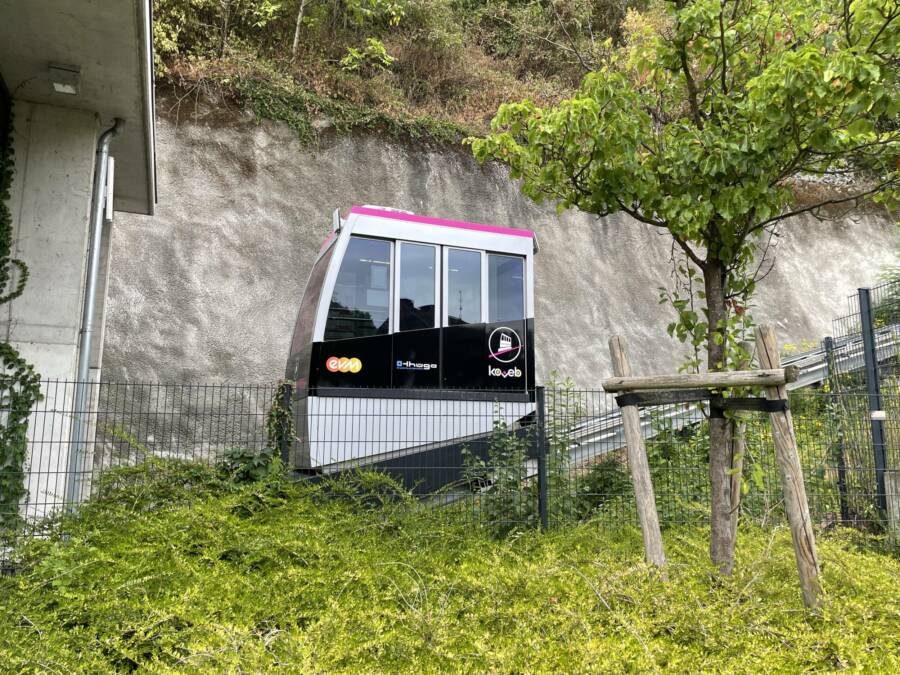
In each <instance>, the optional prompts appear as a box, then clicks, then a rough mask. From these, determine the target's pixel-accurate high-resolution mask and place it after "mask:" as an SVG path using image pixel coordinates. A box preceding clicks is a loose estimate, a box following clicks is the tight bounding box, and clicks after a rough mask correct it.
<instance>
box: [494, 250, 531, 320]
mask: <svg viewBox="0 0 900 675" xmlns="http://www.w3.org/2000/svg"><path fill="white" fill-rule="evenodd" d="M491 256H497V257H498V258H515V259H516V260H518V261H520V262H521V263H522V316H521V317H519V318H517V319H505V320H502V321H501V320H497V321H491V313H490V309H491V308H490V306H489V307H488V313H487V319H486V323H503V321H523V320H525V319H526V318H527V316H528V279H527V277H528V260H527V259H526V257H525V256H521V255H516V254H514V253H497V252H495V251H487V255H485V263H484V269H485V272H484V274H485V277H486V279H485V286H486V287H487V296H488V304H490V283H491V278H490V257H491Z"/></svg>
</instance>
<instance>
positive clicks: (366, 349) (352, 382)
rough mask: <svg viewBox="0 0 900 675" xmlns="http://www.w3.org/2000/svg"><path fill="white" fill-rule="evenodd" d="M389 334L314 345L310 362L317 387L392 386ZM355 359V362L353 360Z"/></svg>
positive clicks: (390, 337)
mask: <svg viewBox="0 0 900 675" xmlns="http://www.w3.org/2000/svg"><path fill="white" fill-rule="evenodd" d="M392 337H393V336H391V335H375V336H371V337H364V338H354V339H351V340H332V341H329V342H317V343H315V345H314V346H313V356H312V362H311V363H310V380H311V382H310V385H311V386H316V387H359V388H373V387H381V388H388V387H390V386H391V339H392ZM354 359H356V360H357V361H358V363H356V362H354V361H353V360H354Z"/></svg>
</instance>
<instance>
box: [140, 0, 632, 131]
mask: <svg viewBox="0 0 900 675" xmlns="http://www.w3.org/2000/svg"><path fill="white" fill-rule="evenodd" d="M643 4H644V0H625V1H624V2H620V1H617V0H597V1H588V0H553V1H552V2H542V1H539V0H526V1H524V2H523V1H521V0H155V1H154V38H155V49H156V57H157V64H156V65H157V74H158V76H159V77H161V78H162V79H164V80H166V81H168V82H171V83H173V84H175V85H177V91H178V93H179V97H180V104H181V105H184V104H188V105H189V104H190V101H191V100H192V99H191V96H192V95H199V94H203V95H206V96H212V97H214V98H215V97H222V96H224V97H226V98H227V97H237V98H239V99H240V100H242V101H244V102H249V103H250V104H251V105H253V107H254V108H255V109H256V111H257V113H259V114H261V115H265V116H268V117H274V118H275V119H283V120H284V121H287V122H289V123H291V124H292V125H293V126H295V128H297V130H298V131H299V132H300V133H301V136H304V137H307V138H310V137H312V136H313V135H314V131H315V130H314V128H313V126H312V124H313V122H318V123H321V122H325V121H330V122H331V123H333V124H335V125H337V126H343V127H354V126H357V127H378V128H384V127H387V128H388V129H389V130H390V129H393V130H397V129H398V128H399V129H400V130H402V131H404V133H405V130H406V128H407V127H414V128H417V129H418V130H419V132H420V134H424V135H431V134H432V131H435V132H436V133H435V134H434V135H436V136H437V137H438V138H439V139H443V140H446V139H447V138H448V137H453V138H456V139H458V138H460V137H461V135H462V134H465V133H470V132H473V131H474V132H477V131H482V130H486V129H487V125H488V122H489V121H490V119H491V117H493V115H494V113H495V112H496V110H497V107H498V106H499V105H500V104H501V103H503V102H505V101H509V100H516V99H521V98H524V97H527V98H531V99H533V100H535V101H537V102H538V103H541V104H548V103H552V102H555V101H558V100H560V99H561V98H562V97H563V96H565V95H567V94H569V93H570V92H572V91H574V89H575V87H576V86H577V84H578V82H579V81H580V79H581V77H582V76H583V75H584V73H585V72H586V68H587V67H588V66H589V63H588V61H587V60H586V59H593V58H594V57H596V56H597V55H599V54H601V53H603V52H604V51H606V50H608V49H609V48H610V46H611V45H613V44H617V43H619V42H621V41H622V40H623V39H624V34H625V33H624V28H623V20H624V19H625V17H626V13H627V11H628V10H629V8H631V7H632V6H635V7H640V6H642V5H643ZM298 19H299V20H298Z"/></svg>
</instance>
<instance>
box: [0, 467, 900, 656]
mask: <svg viewBox="0 0 900 675" xmlns="http://www.w3.org/2000/svg"><path fill="white" fill-rule="evenodd" d="M154 472H155V473H156V475H157V478H158V479H157V480H156V481H150V482H147V480H146V479H147V478H148V477H147V476H146V475H142V474H141V473H140V471H139V470H132V471H131V480H125V481H122V480H120V481H119V486H118V487H117V488H116V489H115V490H113V491H112V492H111V493H109V494H107V496H106V497H105V498H104V499H101V500H99V501H97V502H95V503H93V504H92V505H91V506H90V507H88V508H87V509H86V510H85V511H84V513H83V515H82V517H80V518H79V519H77V520H74V521H72V522H71V523H69V524H68V528H67V529H68V530H69V531H70V532H71V539H70V540H69V541H67V542H63V541H58V540H52V541H39V542H34V543H33V544H32V545H31V546H30V548H28V549H26V550H24V552H23V556H24V557H23V560H22V563H23V565H24V569H23V572H22V574H20V575H19V576H17V577H11V578H5V579H3V580H2V581H0V586H2V589H0V590H2V596H0V597H2V598H3V600H2V601H0V602H2V604H0V663H3V664H4V666H3V667H4V668H5V669H8V670H9V671H12V672H18V671H33V670H55V671H63V672H85V671H94V672H96V671H110V670H130V669H133V668H147V669H150V670H153V671H159V672H168V671H179V672H184V671H187V672H213V671H223V670H227V671H231V670H238V669H240V670H246V671H260V670H263V669H266V668H271V667H283V668H286V669H288V670H289V671H311V670H312V671H353V672H359V671H396V670H401V671H412V670H415V671H417V672H432V671H448V670H450V671H459V670H475V671H488V670H490V671H503V672H509V671H549V670H558V671H565V672H576V671H594V672H597V671H602V672H623V671H635V670H639V671H656V670H662V669H672V670H676V671H678V670H682V671H683V670H691V671H710V670H722V669H728V670H729V671H731V672H759V671H798V670H834V669H841V668H851V669H858V670H867V671H881V672H884V671H888V670H890V669H892V668H896V667H897V666H898V665H900V650H898V646H897V644H896V635H897V633H898V630H900V592H898V588H900V585H898V580H900V561H898V560H897V559H896V558H892V557H888V556H885V555H883V554H877V553H873V552H868V553H863V552H857V551H855V550H854V549H853V548H852V547H851V546H849V545H847V544H845V543H842V541H841V540H839V539H828V540H825V541H823V542H822V543H821V555H822V559H823V561H824V581H825V585H826V589H827V592H828V599H827V602H826V605H825V608H824V610H823V612H822V614H821V615H820V616H813V615H807V614H804V613H802V611H801V609H800V600H799V595H798V591H797V588H796V583H795V580H794V570H793V565H794V563H793V559H792V554H791V548H790V545H789V542H788V535H787V533H786V532H783V531H780V532H776V533H775V534H765V533H763V532H760V531H746V532H744V533H743V535H742V537H743V541H742V545H741V547H740V548H739V556H740V557H741V558H743V559H742V560H741V561H740V563H741V564H739V565H738V570H739V572H738V573H737V574H736V575H735V577H734V578H732V579H720V578H719V579H715V580H713V575H711V568H710V566H709V564H708V563H707V562H706V561H705V558H706V543H705V542H706V539H705V537H704V533H703V532H702V531H699V530H696V529H675V530H670V531H669V532H668V534H667V542H666V543H667V548H668V551H669V553H670V556H671V559H672V562H673V564H672V569H671V580H670V581H669V582H668V583H666V584H663V583H661V582H659V581H656V580H654V579H653V578H652V577H651V576H650V575H648V570H647V568H646V567H645V566H644V565H643V564H641V563H640V558H641V556H640V551H641V543H640V536H639V533H637V532H635V531H633V530H630V529H625V530H622V531H618V532H610V531H602V532H601V531H598V529H597V527H596V526H595V525H594V524H592V523H590V522H589V523H587V524H584V525H581V526H578V527H574V528H570V529H561V530H558V531H555V532H551V533H550V534H546V535H540V534H538V533H526V534H521V535H518V536H515V537H513V538H508V539H504V540H496V539H492V538H490V537H489V536H487V535H486V534H484V533H483V532H480V531H477V530H476V531H473V530H472V529H471V528H466V527H465V526H463V525H462V524H455V523H453V522H451V521H448V520H447V519H446V518H443V519H439V518H437V517H436V516H434V512H423V511H421V510H419V509H417V508H416V507H415V506H413V505H411V504H409V503H406V502H404V500H403V499H402V497H398V493H396V491H394V490H393V489H391V488H390V486H388V485H386V484H383V483H380V484H375V485H372V484H369V485H366V486H363V487H364V490H363V493H362V495H361V496H360V486H359V485H358V484H356V485H345V486H344V488H345V489H343V490H341V489H340V486H339V487H338V488H331V492H330V494H328V495H326V494H325V492H323V489H322V488H309V487H303V486H297V485H289V484H285V483H283V482H281V481H279V480H276V479H269V480H267V481H264V482H261V483H254V484H251V485H249V486H245V487H238V486H234V485H233V484H231V483H229V482H227V481H224V480H222V479H221V478H219V477H216V476H215V475H214V474H211V473H209V472H206V471H203V470H200V469H196V468H190V467H178V466H174V465H169V466H163V467H162V468H161V467H160V466H159V465H157V467H156V468H155V470H154ZM373 495H375V496H374V497H373ZM378 495H380V497H379V496H378ZM385 501H387V505H384V502H385Z"/></svg>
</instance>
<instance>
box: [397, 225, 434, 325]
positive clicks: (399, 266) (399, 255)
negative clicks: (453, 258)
mask: <svg viewBox="0 0 900 675" xmlns="http://www.w3.org/2000/svg"><path fill="white" fill-rule="evenodd" d="M404 244H408V245H410V246H426V247H429V248H431V249H432V250H433V251H434V325H432V326H431V327H432V328H440V327H441V321H442V320H443V319H442V312H443V307H444V302H443V293H442V286H443V284H442V283H441V272H442V266H441V255H440V252H441V249H442V248H443V246H441V245H440V244H429V243H427V242H422V241H413V240H411V239H397V240H395V241H394V247H393V248H392V250H391V253H392V256H393V257H392V264H394V263H396V264H395V266H394V269H393V274H392V275H391V277H392V279H391V283H392V289H391V290H392V294H391V298H392V300H391V306H392V314H393V317H391V323H390V327H391V331H390V332H391V333H412V332H414V331H416V330H428V329H427V328H411V329H408V330H403V329H402V328H401V327H400V274H401V271H402V269H403V245H404Z"/></svg>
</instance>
